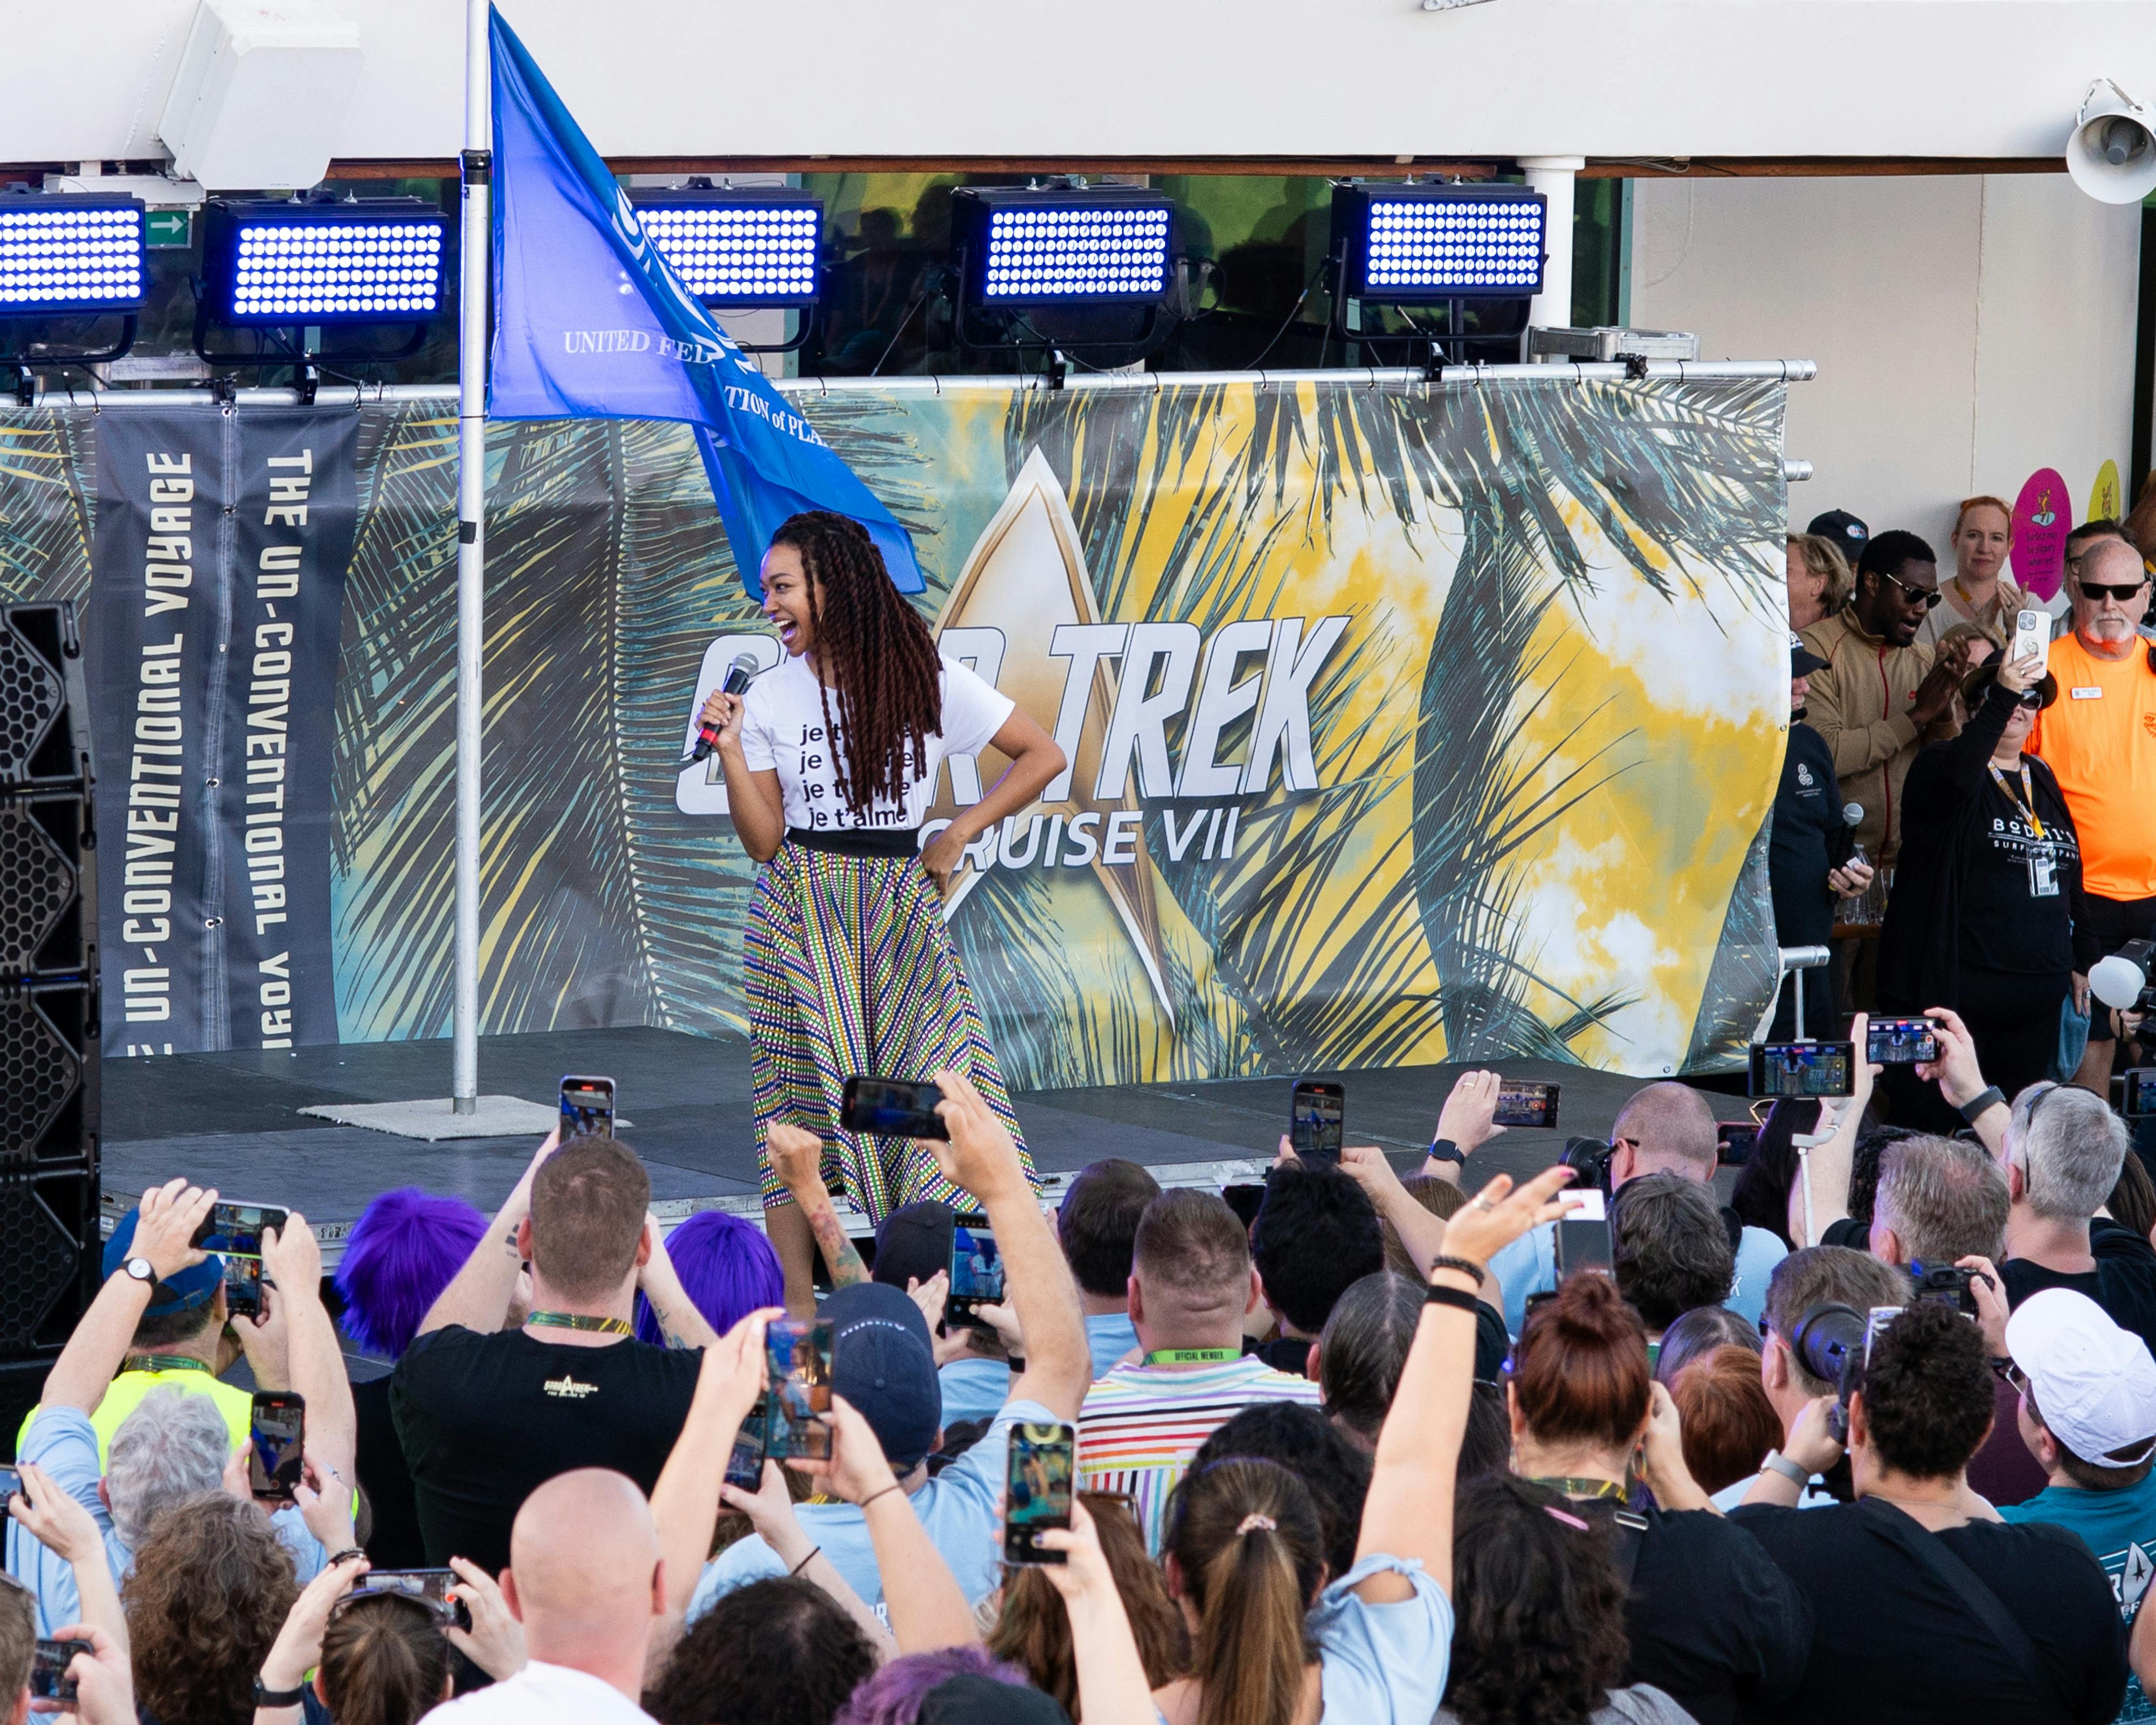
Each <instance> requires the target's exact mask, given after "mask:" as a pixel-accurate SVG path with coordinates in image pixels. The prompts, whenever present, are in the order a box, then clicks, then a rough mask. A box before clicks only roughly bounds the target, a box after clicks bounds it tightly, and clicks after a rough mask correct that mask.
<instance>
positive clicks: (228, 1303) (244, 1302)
mask: <svg viewBox="0 0 2156 1725" xmlns="http://www.w3.org/2000/svg"><path fill="white" fill-rule="evenodd" d="M224 1309H225V1311H226V1312H227V1313H228V1314H229V1315H230V1316H232V1317H260V1316H261V1315H262V1260H260V1259H259V1258H242V1257H239V1256H238V1255H234V1256H232V1257H228V1258H227V1259H226V1260H224Z"/></svg>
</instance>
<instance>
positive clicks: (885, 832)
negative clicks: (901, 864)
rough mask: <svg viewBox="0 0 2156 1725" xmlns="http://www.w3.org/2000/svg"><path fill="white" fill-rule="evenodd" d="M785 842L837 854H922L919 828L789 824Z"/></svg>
mask: <svg viewBox="0 0 2156 1725" xmlns="http://www.w3.org/2000/svg"><path fill="white" fill-rule="evenodd" d="M786 839H787V842H788V844H790V845H800V846H801V847H802V848H803V850H829V851H834V852H835V853H836V854H837V855H840V856H917V855H920V854H921V829H919V828H918V827H899V828H891V827H828V828H824V829H819V830H817V831H814V832H812V831H810V830H809V829H807V828H805V827H788V829H786Z"/></svg>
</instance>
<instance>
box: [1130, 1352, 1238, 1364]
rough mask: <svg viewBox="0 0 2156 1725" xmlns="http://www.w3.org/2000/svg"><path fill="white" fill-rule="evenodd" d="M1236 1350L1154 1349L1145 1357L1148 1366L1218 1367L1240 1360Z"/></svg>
mask: <svg viewBox="0 0 2156 1725" xmlns="http://www.w3.org/2000/svg"><path fill="white" fill-rule="evenodd" d="M1242 1357H1243V1354H1242V1350H1241V1349H1240V1348H1155V1349H1154V1350H1153V1351H1152V1353H1149V1354H1147V1356H1146V1357H1145V1363H1147V1365H1149V1366H1218V1365H1224V1364H1226V1363H1228V1362H1229V1360H1237V1359H1240V1358H1242Z"/></svg>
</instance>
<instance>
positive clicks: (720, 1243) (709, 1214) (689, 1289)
mask: <svg viewBox="0 0 2156 1725" xmlns="http://www.w3.org/2000/svg"><path fill="white" fill-rule="evenodd" d="M666 1255H667V1256H668V1257H670V1258H671V1259H672V1260H674V1271H675V1274H676V1275H677V1276H680V1278H681V1286H682V1289H683V1291H685V1292H686V1293H687V1295H688V1296H689V1300H690V1304H691V1305H693V1306H695V1307H696V1310H697V1311H699V1312H702V1313H703V1314H704V1322H706V1323H708V1324H709V1325H711V1327H712V1328H713V1329H715V1330H716V1331H717V1332H719V1334H721V1336H723V1335H725V1334H726V1332H727V1331H728V1330H731V1328H732V1327H734V1326H735V1325H736V1324H737V1323H739V1322H741V1321H742V1319H743V1318H744V1317H747V1316H748V1315H749V1313H751V1312H754V1311H756V1310H757V1308H758V1307H764V1306H783V1305H784V1304H785V1303H786V1276H785V1274H784V1272H783V1271H781V1270H780V1269H779V1267H778V1253H776V1252H774V1251H773V1250H772V1249H771V1242H770V1241H769V1240H766V1239H765V1238H764V1237H763V1230H762V1229H761V1228H759V1227H757V1225H756V1224H755V1223H753V1222H745V1221H743V1220H742V1219H741V1218H740V1217H739V1216H730V1215H728V1214H726V1212H725V1211H724V1210H698V1211H697V1212H696V1214H695V1215H693V1216H691V1217H690V1218H689V1219H688V1220H687V1221H685V1222H684V1223H683V1224H681V1225H680V1227H678V1228H676V1229H675V1230H674V1231H673V1232H672V1233H671V1234H670V1235H667V1236H666ZM636 1334H637V1338H638V1339H639V1341H644V1342H650V1343H663V1342H664V1341H665V1339H666V1338H665V1336H664V1335H663V1334H662V1333H661V1332H660V1328H659V1319H658V1317H656V1316H655V1315H654V1313H653V1312H652V1310H651V1306H650V1303H649V1301H646V1300H645V1299H644V1296H643V1295H641V1294H639V1295H638V1296H636Z"/></svg>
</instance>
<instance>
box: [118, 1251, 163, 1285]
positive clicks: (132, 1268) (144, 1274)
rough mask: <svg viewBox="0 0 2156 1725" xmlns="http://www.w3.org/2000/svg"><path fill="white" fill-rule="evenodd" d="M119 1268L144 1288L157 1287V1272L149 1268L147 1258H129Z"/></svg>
mask: <svg viewBox="0 0 2156 1725" xmlns="http://www.w3.org/2000/svg"><path fill="white" fill-rule="evenodd" d="M121 1267H122V1268H123V1269H125V1270H126V1272H127V1273H128V1274H129V1275H130V1276H133V1277H134V1278H135V1280H136V1281H139V1282H141V1283H142V1284H143V1285H144V1286H146V1287H154V1286H156V1285H157V1271H154V1270H152V1269H151V1267H150V1260H148V1259H147V1258H130V1259H129V1260H127V1261H126V1264H125V1265H123V1266H121Z"/></svg>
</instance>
